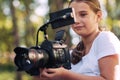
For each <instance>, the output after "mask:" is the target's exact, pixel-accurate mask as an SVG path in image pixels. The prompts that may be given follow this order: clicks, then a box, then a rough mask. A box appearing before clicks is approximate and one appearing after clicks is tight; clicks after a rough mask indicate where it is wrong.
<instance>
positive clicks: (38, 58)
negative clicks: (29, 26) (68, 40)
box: [14, 8, 75, 75]
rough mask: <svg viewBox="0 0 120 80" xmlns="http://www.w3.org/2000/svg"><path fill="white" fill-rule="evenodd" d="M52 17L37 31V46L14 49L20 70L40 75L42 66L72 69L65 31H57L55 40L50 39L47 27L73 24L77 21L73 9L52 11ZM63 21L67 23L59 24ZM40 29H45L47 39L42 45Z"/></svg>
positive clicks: (15, 60) (16, 62)
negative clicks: (39, 41) (39, 42)
mask: <svg viewBox="0 0 120 80" xmlns="http://www.w3.org/2000/svg"><path fill="white" fill-rule="evenodd" d="M56 14H57V15H56ZM71 14H72V16H71ZM56 16H57V18H56ZM50 18H51V19H50V21H49V22H47V23H46V24H44V25H43V26H42V27H40V28H39V30H38V32H37V39H36V40H37V41H36V46H33V47H30V48H24V47H16V48H15V49H14V51H15V53H16V56H15V59H14V62H15V64H16V66H17V67H18V71H25V72H27V73H28V74H30V75H39V74H40V71H39V69H40V68H58V67H61V66H63V67H64V68H66V69H71V62H70V54H69V49H68V48H67V45H66V44H65V43H64V40H63V37H64V32H65V31H64V30H60V31H58V32H56V35H55V40H54V41H50V40H48V39H47V34H46V29H47V27H48V24H52V26H53V29H55V28H58V26H59V27H61V26H63V25H64V26H65V25H70V24H73V23H74V22H75V21H74V18H73V9H72V8H68V9H64V10H61V11H58V12H54V13H51V14H50ZM63 21H65V23H60V24H59V22H63ZM58 24H59V25H58ZM39 31H43V32H44V36H45V40H44V41H43V42H42V44H41V45H38V33H39Z"/></svg>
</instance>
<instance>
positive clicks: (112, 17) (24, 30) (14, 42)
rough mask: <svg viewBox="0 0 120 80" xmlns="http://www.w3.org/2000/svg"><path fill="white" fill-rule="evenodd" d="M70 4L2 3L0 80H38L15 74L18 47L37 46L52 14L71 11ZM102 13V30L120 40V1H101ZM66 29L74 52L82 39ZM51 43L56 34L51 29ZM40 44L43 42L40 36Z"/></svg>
mask: <svg viewBox="0 0 120 80" xmlns="http://www.w3.org/2000/svg"><path fill="white" fill-rule="evenodd" d="M68 1H69V0H0V80H35V79H34V78H33V77H32V76H29V75H28V74H26V73H25V72H22V73H18V72H16V67H15V65H14V62H13V59H14V56H15V54H14V52H13V49H14V48H15V47H16V46H26V47H30V46H35V43H36V32H37V30H38V28H39V27H40V26H42V25H43V24H44V23H45V22H47V21H48V20H49V13H50V12H54V11H57V10H61V9H63V8H66V7H68ZM99 1H100V3H101V8H102V12H103V20H102V21H101V26H102V28H104V29H107V30H111V31H112V32H114V33H115V35H117V37H118V38H119V39H120V0H99ZM66 28H67V33H68V36H67V41H66V42H67V44H68V45H69V46H70V47H71V48H72V46H73V45H76V44H77V43H78V42H79V41H80V36H78V35H77V34H75V32H74V31H73V30H72V29H71V28H70V26H68V27H66ZM47 33H48V34H49V39H53V38H54V37H53V35H54V33H55V30H52V29H51V28H48V30H47ZM39 35H40V36H39V44H40V43H41V42H42V41H43V40H44V37H43V33H42V32H40V33H39Z"/></svg>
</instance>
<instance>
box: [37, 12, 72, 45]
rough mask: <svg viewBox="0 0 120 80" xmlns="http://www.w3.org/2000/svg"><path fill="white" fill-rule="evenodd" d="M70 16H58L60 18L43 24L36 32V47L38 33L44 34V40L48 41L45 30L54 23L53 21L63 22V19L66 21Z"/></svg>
mask: <svg viewBox="0 0 120 80" xmlns="http://www.w3.org/2000/svg"><path fill="white" fill-rule="evenodd" d="M70 16H71V13H66V14H65V15H63V16H60V17H57V18H55V19H52V20H49V21H48V22H47V23H45V24H44V25H43V26H41V27H40V28H39V29H38V31H37V37H36V46H38V36H39V31H43V32H44V38H45V40H48V35H47V33H46V30H47V28H48V25H49V24H51V23H53V22H55V21H58V20H63V19H67V18H68V17H70Z"/></svg>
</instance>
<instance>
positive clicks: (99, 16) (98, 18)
mask: <svg viewBox="0 0 120 80" xmlns="http://www.w3.org/2000/svg"><path fill="white" fill-rule="evenodd" d="M101 19H102V11H98V12H97V22H100V21H101Z"/></svg>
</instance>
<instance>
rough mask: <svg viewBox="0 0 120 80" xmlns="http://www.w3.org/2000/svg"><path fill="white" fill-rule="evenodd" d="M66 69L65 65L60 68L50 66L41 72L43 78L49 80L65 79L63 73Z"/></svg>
mask: <svg viewBox="0 0 120 80" xmlns="http://www.w3.org/2000/svg"><path fill="white" fill-rule="evenodd" d="M65 70H66V69H64V68H63V67H60V68H48V69H46V68H45V69H43V71H42V72H41V73H40V77H41V78H45V79H48V80H63V78H64V77H63V76H64V75H63V73H64V71H65Z"/></svg>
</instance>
